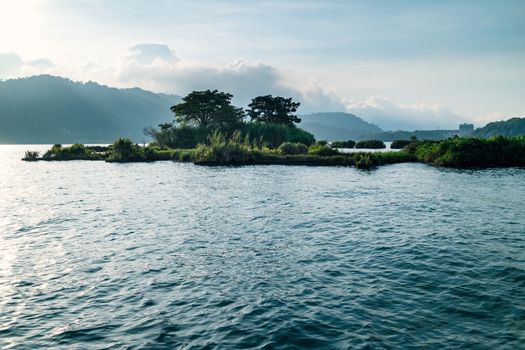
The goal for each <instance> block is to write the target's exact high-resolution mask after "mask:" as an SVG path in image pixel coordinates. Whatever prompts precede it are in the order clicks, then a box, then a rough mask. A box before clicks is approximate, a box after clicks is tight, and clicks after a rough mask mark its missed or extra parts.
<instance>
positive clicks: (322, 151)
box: [308, 142, 340, 157]
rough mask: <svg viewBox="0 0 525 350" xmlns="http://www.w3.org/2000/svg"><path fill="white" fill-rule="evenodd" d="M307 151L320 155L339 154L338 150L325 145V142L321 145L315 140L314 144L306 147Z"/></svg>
mask: <svg viewBox="0 0 525 350" xmlns="http://www.w3.org/2000/svg"><path fill="white" fill-rule="evenodd" d="M308 153H309V154H313V155H316V156H321V157H327V156H335V155H338V154H340V153H339V151H338V150H336V149H334V148H332V147H330V146H327V145H326V144H324V145H323V144H321V143H319V142H316V143H315V144H313V145H312V146H310V148H309V149H308Z"/></svg>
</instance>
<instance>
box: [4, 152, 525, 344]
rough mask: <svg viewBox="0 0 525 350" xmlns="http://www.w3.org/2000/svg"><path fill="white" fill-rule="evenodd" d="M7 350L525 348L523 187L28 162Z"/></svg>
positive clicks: (12, 260) (508, 179)
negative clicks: (46, 349) (79, 349)
mask: <svg viewBox="0 0 525 350" xmlns="http://www.w3.org/2000/svg"><path fill="white" fill-rule="evenodd" d="M47 148H48V146H20V145H17V146H5V145H4V146H0V249H1V254H0V348H3V349H31V348H64V349H70V348H81V349H90V348H94V349H95V348H97V349H98V348H112V349H152V348H159V349H163V348H166V349H172V348H180V349H193V348H195V349H201V348H208V349H214V348H217V349H218V348H221V349H224V348H249V349H293V348H296V349H303V348H315V349H347V348H354V349H423V348H425V349H443V348H450V349H465V348H476V349H496V348H497V349H519V348H525V206H524V204H525V169H523V168H508V169H486V170H454V169H441V168H436V167H432V166H428V165H423V164H409V163H406V164H397V165H390V166H383V167H380V168H378V169H375V170H371V171H363V170H357V169H355V168H350V167H349V168H346V167H305V166H245V167H203V166H195V165H193V164H181V163H173V162H157V163H149V164H138V163H137V164H109V163H104V162H87V161H70V162H22V161H20V158H21V157H22V156H23V154H24V151H25V150H26V149H40V150H45V149H47Z"/></svg>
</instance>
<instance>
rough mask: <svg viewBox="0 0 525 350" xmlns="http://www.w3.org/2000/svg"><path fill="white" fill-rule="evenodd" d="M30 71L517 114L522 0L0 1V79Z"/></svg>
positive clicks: (313, 99) (329, 106)
mask: <svg viewBox="0 0 525 350" xmlns="http://www.w3.org/2000/svg"><path fill="white" fill-rule="evenodd" d="M34 74H53V75H59V76H64V77H68V78H70V79H73V80H77V81H96V82H99V83H101V84H105V85H110V86H115V87H135V86H138V87H141V88H144V89H148V90H152V91H155V92H165V93H172V94H178V95H185V94H187V93H189V92H191V91H193V90H200V89H219V90H223V91H227V92H231V93H233V94H234V95H235V99H234V102H235V103H236V104H238V105H239V106H243V105H245V104H246V103H248V102H249V100H250V99H251V98H252V97H255V96H258V95H263V94H273V95H283V96H291V97H293V98H294V99H297V100H298V101H300V102H301V103H302V106H301V108H300V110H299V112H302V113H307V112H322V111H346V112H351V113H354V114H356V115H358V116H360V117H362V118H363V119H365V120H367V121H371V122H374V123H376V124H378V125H379V126H381V127H382V128H383V129H385V130H389V129H417V128H425V129H430V128H456V127H457V124H459V123H461V122H473V123H474V124H475V125H476V126H482V125H484V124H485V123H487V122H489V121H494V120H504V119H508V118H510V117H512V116H524V115H525V83H524V82H525V1H523V0H517V1H511V0H499V1H484V0H476V1H467V0H442V1H412V0H406V1H405V0H398V1H374V0H369V1H364V0H363V1H352V0H302V1H291V0H279V1H277V0H260V1H251V0H230V1H226V0H215V1H211V0H199V1H186V0H180V1H168V0H107V1H103V0H0V79H9V78H16V77H24V76H31V75H34Z"/></svg>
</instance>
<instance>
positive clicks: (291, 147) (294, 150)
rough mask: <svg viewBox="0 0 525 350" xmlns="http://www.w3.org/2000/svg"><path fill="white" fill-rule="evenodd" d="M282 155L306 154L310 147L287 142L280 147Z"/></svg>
mask: <svg viewBox="0 0 525 350" xmlns="http://www.w3.org/2000/svg"><path fill="white" fill-rule="evenodd" d="M279 152H280V153H281V154H306V153H308V147H307V146H306V145H305V144H304V143H293V142H285V143H282V144H281V145H280V146H279Z"/></svg>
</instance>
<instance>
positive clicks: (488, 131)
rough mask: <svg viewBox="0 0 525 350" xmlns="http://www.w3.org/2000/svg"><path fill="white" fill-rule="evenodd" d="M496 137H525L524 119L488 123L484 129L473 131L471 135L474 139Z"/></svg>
mask: <svg viewBox="0 0 525 350" xmlns="http://www.w3.org/2000/svg"><path fill="white" fill-rule="evenodd" d="M496 135H503V136H520V135H525V118H510V119H508V120H505V121H500V122H492V123H488V124H487V125H485V126H484V127H482V128H478V129H476V130H474V133H473V134H472V136H476V137H491V136H496Z"/></svg>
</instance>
